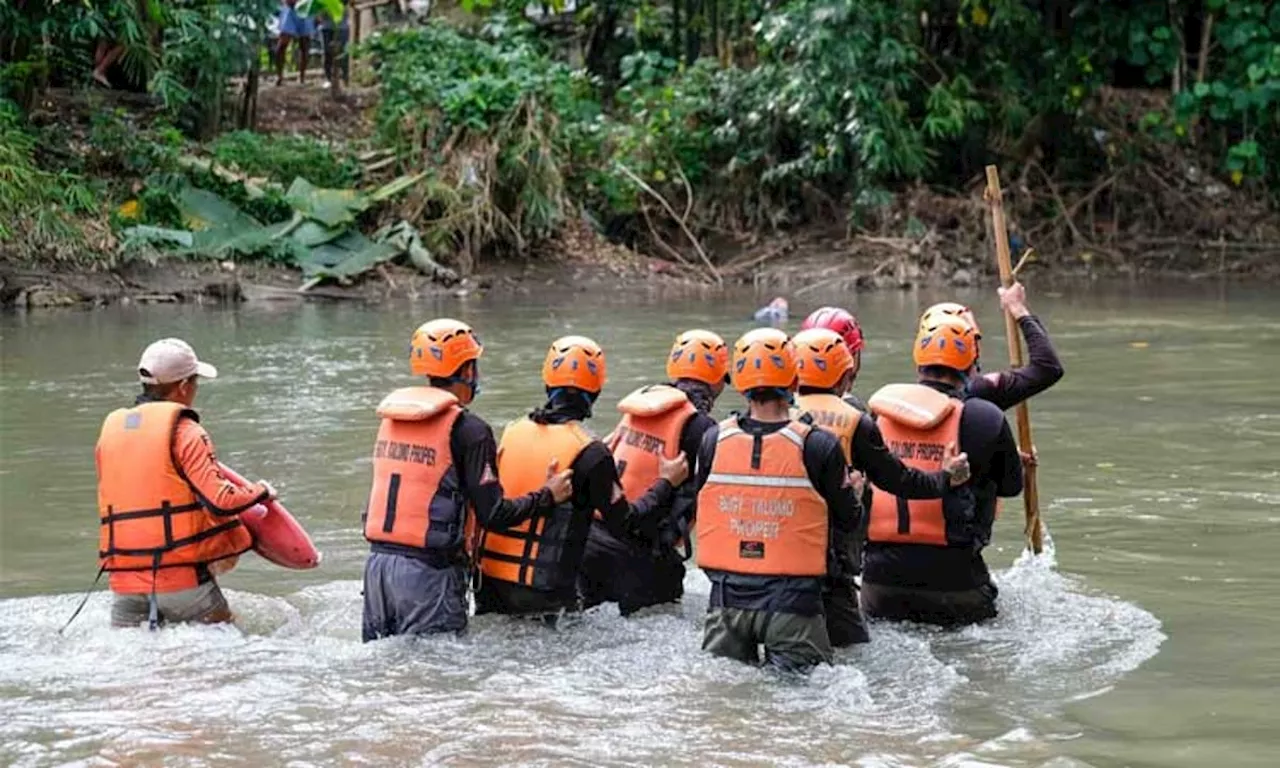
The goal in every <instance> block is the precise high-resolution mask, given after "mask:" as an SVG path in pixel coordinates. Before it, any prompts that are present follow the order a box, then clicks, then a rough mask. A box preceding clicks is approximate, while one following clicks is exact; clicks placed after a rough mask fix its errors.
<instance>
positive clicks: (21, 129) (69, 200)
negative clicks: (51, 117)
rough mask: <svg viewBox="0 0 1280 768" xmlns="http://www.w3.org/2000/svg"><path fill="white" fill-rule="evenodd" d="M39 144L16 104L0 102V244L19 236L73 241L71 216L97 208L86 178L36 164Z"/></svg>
mask: <svg viewBox="0 0 1280 768" xmlns="http://www.w3.org/2000/svg"><path fill="white" fill-rule="evenodd" d="M37 145H38V139H37V137H36V135H35V134H34V133H33V132H31V131H30V130H28V128H27V126H26V125H25V123H24V122H23V119H22V116H21V113H20V112H19V110H18V107H17V105H16V104H14V103H13V102H12V101H9V100H6V99H0V241H3V240H9V239H10V238H14V237H17V236H18V235H20V234H27V235H31V236H33V237H34V238H35V239H36V240H49V239H53V238H66V237H70V236H73V235H74V232H73V230H71V228H70V227H69V226H68V224H67V220H66V217H67V215H68V214H92V213H93V212H94V211H95V210H96V209H97V196H96V193H95V190H94V189H93V188H92V186H90V185H89V183H88V182H87V181H86V180H85V179H84V178H83V177H82V176H79V175H77V174H75V173H72V172H70V171H65V170H63V171H57V172H51V171H46V170H44V169H42V168H40V167H39V166H38V165H37V163H36V159H35V158H36V148H37Z"/></svg>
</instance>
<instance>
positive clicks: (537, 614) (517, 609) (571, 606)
mask: <svg viewBox="0 0 1280 768" xmlns="http://www.w3.org/2000/svg"><path fill="white" fill-rule="evenodd" d="M581 610H582V600H581V599H580V598H579V597H578V591H577V590H576V589H573V588H570V589H567V590H561V591H558V592H544V591H542V590H538V589H530V588H529V587H525V586H521V585H519V584H512V583H510V582H506V581H498V580H497V579H490V578H483V577H482V578H481V580H480V588H479V589H478V590H476V615H477V616H478V615H480V614H483V613H500V614H503V615H506V616H524V617H528V618H533V619H538V620H541V621H542V622H543V623H545V624H547V625H549V626H555V624H556V622H557V621H558V620H559V617H560V616H562V615H564V614H567V613H578V612H579V611H581Z"/></svg>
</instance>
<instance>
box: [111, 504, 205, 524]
mask: <svg viewBox="0 0 1280 768" xmlns="http://www.w3.org/2000/svg"><path fill="white" fill-rule="evenodd" d="M203 508H204V506H203V505H202V504H201V503H200V502H198V501H197V502H193V503H191V504H182V505H179V506H176V507H174V506H170V505H169V504H168V503H167V502H166V503H165V504H163V505H162V506H159V507H156V508H154V509H136V510H130V511H128V512H112V511H108V512H107V514H106V515H104V516H103V517H102V519H101V520H100V521H99V524H101V525H110V524H111V523H118V522H121V521H124V520H141V519H143V518H147V517H161V516H167V515H180V514H185V513H187V512H198V511H200V510H201V509H203ZM108 510H110V508H108Z"/></svg>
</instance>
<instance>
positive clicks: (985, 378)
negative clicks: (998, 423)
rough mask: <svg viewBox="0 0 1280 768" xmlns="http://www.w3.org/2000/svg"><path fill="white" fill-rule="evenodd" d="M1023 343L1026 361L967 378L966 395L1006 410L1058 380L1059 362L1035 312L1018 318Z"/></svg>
mask: <svg viewBox="0 0 1280 768" xmlns="http://www.w3.org/2000/svg"><path fill="white" fill-rule="evenodd" d="M1018 328H1019V329H1020V330H1021V331H1022V338H1023V339H1025V340H1026V342H1027V358H1028V360H1027V364H1026V365H1024V366H1023V367H1021V368H1013V369H1010V370H1007V371H998V372H995V373H985V374H983V375H981V376H976V377H974V378H973V379H970V380H969V385H968V387H966V392H965V397H966V398H980V399H982V400H986V401H988V402H992V403H995V404H996V406H998V407H999V408H1000V410H1002V411H1007V410H1009V409H1010V408H1012V407H1014V406H1015V405H1017V404H1018V403H1021V402H1022V401H1024V400H1027V399H1029V398H1032V397H1034V396H1036V395H1038V394H1040V393H1041V392H1044V391H1045V390H1046V389H1048V388H1049V387H1052V386H1053V385H1054V384H1056V383H1058V380H1059V379H1061V378H1062V375H1063V373H1064V371H1063V369H1062V361H1061V360H1059V359H1058V353H1057V351H1056V350H1055V349H1054V348H1053V342H1052V341H1050V340H1049V332H1048V331H1046V330H1045V327H1044V323H1042V322H1040V318H1038V317H1036V316H1035V315H1027V316H1026V317H1023V318H1021V319H1019V320H1018Z"/></svg>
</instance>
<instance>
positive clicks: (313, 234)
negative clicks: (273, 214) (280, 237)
mask: <svg viewBox="0 0 1280 768" xmlns="http://www.w3.org/2000/svg"><path fill="white" fill-rule="evenodd" d="M346 231H347V229H346V227H326V226H325V225H323V224H321V223H319V222H316V221H312V220H311V219H307V220H306V221H303V222H302V223H301V224H299V225H298V228H297V229H295V230H293V233H292V234H291V235H290V237H292V238H293V239H294V240H297V241H298V242H299V243H301V244H302V245H304V246H306V247H307V248H314V247H315V246H317V245H324V244H325V243H329V242H333V241H334V240H336V239H338V238H339V237H341V236H342V233H343V232H346Z"/></svg>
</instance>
